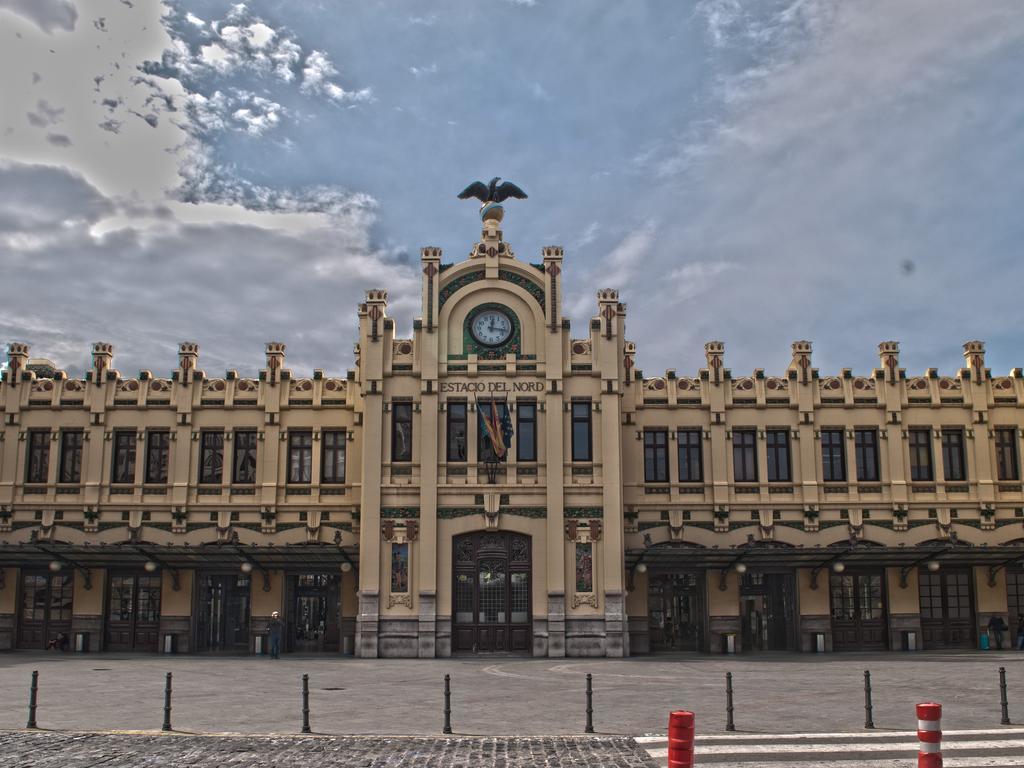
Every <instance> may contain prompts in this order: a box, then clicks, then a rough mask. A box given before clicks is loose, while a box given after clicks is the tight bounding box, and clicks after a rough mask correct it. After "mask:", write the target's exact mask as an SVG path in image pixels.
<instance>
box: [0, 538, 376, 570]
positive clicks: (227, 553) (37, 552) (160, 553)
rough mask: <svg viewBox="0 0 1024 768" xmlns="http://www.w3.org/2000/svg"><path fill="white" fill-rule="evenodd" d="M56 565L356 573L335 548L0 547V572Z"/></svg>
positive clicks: (352, 561) (348, 555)
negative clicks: (344, 565) (346, 567)
mask: <svg viewBox="0 0 1024 768" xmlns="http://www.w3.org/2000/svg"><path fill="white" fill-rule="evenodd" d="M53 560H58V561H60V562H63V563H65V564H67V565H70V566H72V567H75V568H82V569H88V568H133V567H137V568H142V567H143V566H144V565H145V564H146V563H147V562H154V563H156V564H157V565H158V566H161V567H164V568H173V569H182V570H184V569H189V568H203V569H210V570H213V569H236V568H240V567H241V566H242V564H243V563H249V564H250V565H252V566H253V567H254V568H257V569H259V570H267V571H269V570H277V569H285V568H304V569H310V570H317V569H319V568H323V569H335V568H338V567H339V566H341V564H342V563H348V564H349V565H351V566H352V567H353V568H354V569H355V568H357V567H358V562H359V553H358V550H357V549H355V548H346V547H339V546H338V545H336V544H287V545H279V546H273V545H272V546H266V547H257V546H251V545H244V544H232V543H217V544H201V545H199V546H195V547H189V546H184V545H170V546H165V545H157V544H145V543H139V544H131V543H123V544H106V545H97V546H83V545H70V544H61V543H57V542H31V543H26V544H0V566H6V567H20V568H32V567H39V568H45V567H46V566H47V565H48V564H49V563H50V562H51V561H53Z"/></svg>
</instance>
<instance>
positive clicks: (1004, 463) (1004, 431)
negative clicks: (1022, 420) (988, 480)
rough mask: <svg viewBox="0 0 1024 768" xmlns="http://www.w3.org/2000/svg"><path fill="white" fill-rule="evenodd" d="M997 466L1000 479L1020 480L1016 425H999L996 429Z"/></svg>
mask: <svg viewBox="0 0 1024 768" xmlns="http://www.w3.org/2000/svg"><path fill="white" fill-rule="evenodd" d="M996 468H997V470H998V472H999V479H1000V480H1020V463H1019V461H1018V460H1017V429H1016V427H999V428H998V429H997V430H996Z"/></svg>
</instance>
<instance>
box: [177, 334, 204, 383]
mask: <svg viewBox="0 0 1024 768" xmlns="http://www.w3.org/2000/svg"><path fill="white" fill-rule="evenodd" d="M198 364H199V345H198V344H197V343H196V342H194V341H183V342H181V344H179V345H178V379H179V380H180V381H181V383H182V384H188V383H190V382H191V381H192V378H193V377H194V376H195V371H196V367H197V366H198Z"/></svg>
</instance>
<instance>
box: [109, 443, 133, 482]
mask: <svg viewBox="0 0 1024 768" xmlns="http://www.w3.org/2000/svg"><path fill="white" fill-rule="evenodd" d="M137 442H138V438H137V437H136V436H135V430H131V431H129V430H118V431H116V432H114V461H113V466H112V468H111V469H112V473H111V477H110V481H111V482H112V483H124V484H127V483H134V482H135V446H136V443H137Z"/></svg>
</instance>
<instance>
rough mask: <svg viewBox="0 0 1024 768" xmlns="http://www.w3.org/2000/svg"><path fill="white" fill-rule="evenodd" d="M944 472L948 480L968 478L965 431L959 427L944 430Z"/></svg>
mask: <svg viewBox="0 0 1024 768" xmlns="http://www.w3.org/2000/svg"><path fill="white" fill-rule="evenodd" d="M942 472H943V477H945V479H946V480H953V481H956V480H966V479H967V462H966V459H965V458H964V431H963V430H962V429H960V428H958V427H949V428H947V429H943V430H942Z"/></svg>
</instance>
